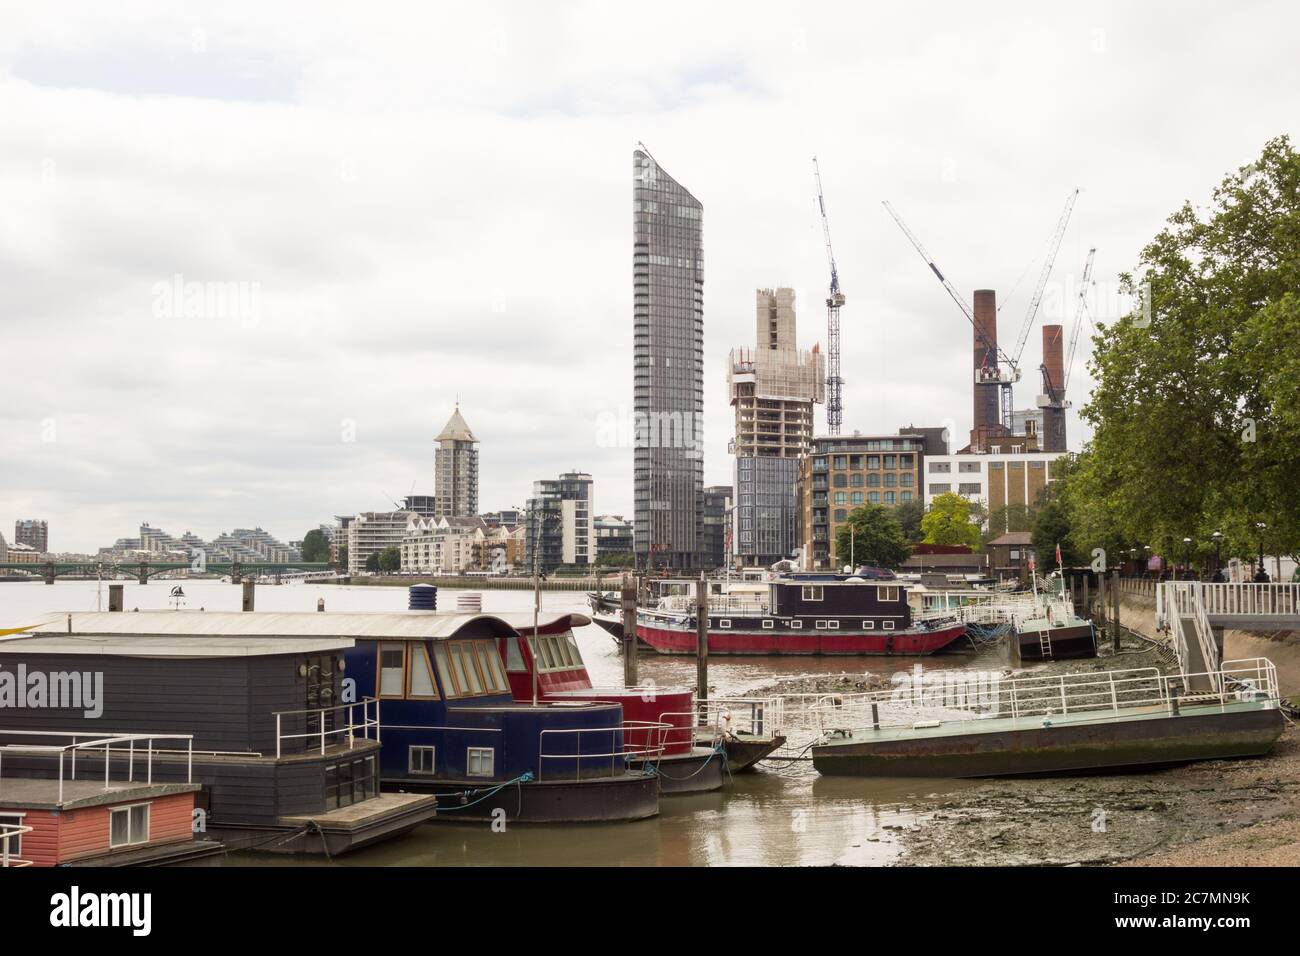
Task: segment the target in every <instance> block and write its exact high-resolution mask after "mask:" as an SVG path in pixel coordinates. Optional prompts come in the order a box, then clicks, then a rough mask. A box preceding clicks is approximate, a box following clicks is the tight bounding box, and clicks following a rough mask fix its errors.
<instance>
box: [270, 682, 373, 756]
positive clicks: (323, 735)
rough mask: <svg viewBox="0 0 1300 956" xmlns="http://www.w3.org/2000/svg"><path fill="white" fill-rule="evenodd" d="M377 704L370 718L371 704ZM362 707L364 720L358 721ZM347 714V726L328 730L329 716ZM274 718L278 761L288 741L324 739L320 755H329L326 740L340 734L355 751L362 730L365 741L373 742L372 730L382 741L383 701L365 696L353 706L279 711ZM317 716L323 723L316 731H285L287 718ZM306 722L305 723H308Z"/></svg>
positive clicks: (321, 743) (352, 704)
mask: <svg viewBox="0 0 1300 956" xmlns="http://www.w3.org/2000/svg"><path fill="white" fill-rule="evenodd" d="M371 704H374V705H375V715H374V716H373V717H371V716H370V705H371ZM357 707H360V708H361V721H360V723H358V722H357V720H356V717H355V712H354V708H357ZM340 710H346V711H347V723H345V724H342V725H341V726H338V727H335V728H334V729H333V730H326V729H325V723H326V721H325V715H326V714H333V713H335V712H336V711H340ZM272 716H273V717H274V718H275V759H277V760H279V759H280V757H281V756H282V754H283V744H284V741H286V740H303V739H306V738H317V739H319V740H320V753H321V755H322V756H323V755H324V754H325V748H326V743H325V741H326V739H327V738H329V737H334V736H337V735H343V734H346V735H347V744H348V749H349V750H351V749H352V747H353V744H354V743H355V742H356V736H357V735H356V734H355V733H354V731H357V730H360V731H362V734H361V737H362V739H363V740H369V739H370V730H371V728H372V727H373V728H374V731H375V742H376V743H379V742H380V723H379V701H378V699H376V698H374V697H363V698H361V700H358V701H353V702H352V703H349V704H336V705H335V706H333V707H309V708H307V709H306V710H277V711H275V712H274V713H273V714H272ZM312 716H314V717H316V718H317V719H318V720H319V721H320V726H319V728H318V729H316V730H309V731H307V732H305V733H301V734H286V733H285V732H284V720H283V718H285V717H312ZM304 722H305V721H304Z"/></svg>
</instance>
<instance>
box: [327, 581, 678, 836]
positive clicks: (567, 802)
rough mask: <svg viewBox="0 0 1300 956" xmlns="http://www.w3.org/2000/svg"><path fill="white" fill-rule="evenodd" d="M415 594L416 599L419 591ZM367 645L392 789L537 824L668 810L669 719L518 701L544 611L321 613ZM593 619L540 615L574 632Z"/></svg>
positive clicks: (356, 664) (449, 811)
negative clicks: (664, 764)
mask: <svg viewBox="0 0 1300 956" xmlns="http://www.w3.org/2000/svg"><path fill="white" fill-rule="evenodd" d="M412 600H413V601H415V600H416V595H414V594H413V595H412ZM306 616H307V617H308V618H310V619H314V620H315V621H318V622H319V626H320V628H321V630H322V631H328V632H330V633H337V634H346V635H348V636H349V637H351V638H352V639H353V640H354V641H355V644H354V646H352V647H351V648H350V649H349V650H348V651H347V653H346V655H345V657H344V661H345V662H346V665H347V670H348V675H349V677H350V678H351V679H352V680H354V681H355V692H356V694H358V695H365V696H372V697H374V698H376V699H377V701H378V703H379V706H380V708H381V717H380V720H379V730H380V732H381V735H382V740H383V747H382V751H381V754H380V770H379V773H380V779H381V782H382V785H383V787H384V789H385V790H392V791H404V792H409V791H418V792H426V793H431V794H434V795H435V799H437V800H438V806H439V818H440V819H442V820H448V821H455V820H464V819H485V818H491V819H497V818H500V816H501V814H504V817H505V819H507V820H509V821H511V822H514V821H518V822H524V823H542V822H545V823H581V822H596V821H618V820H637V819H643V818H645V817H651V816H654V815H655V814H656V813H658V810H659V783H658V781H657V780H656V778H655V777H654V776H653V774H651V773H647V772H645V771H644V770H643V765H645V764H647V763H651V762H653V761H655V760H657V759H658V758H659V757H660V755H661V752H662V750H663V749H664V744H663V743H662V728H661V727H660V726H659V725H658V724H657V723H656V724H654V725H643V724H641V723H640V722H639V720H638V719H637V718H632V719H629V718H628V715H627V714H625V713H624V710H623V707H622V706H621V705H620V702H618V701H615V700H608V699H596V698H594V697H592V698H587V699H576V698H575V699H568V700H561V699H551V698H544V699H539V700H538V701H537V703H533V700H532V698H531V697H526V698H520V699H516V698H515V696H514V695H513V694H512V692H511V691H512V687H513V685H514V683H515V682H516V681H517V680H518V679H519V676H520V675H521V674H523V673H524V671H525V667H526V665H525V663H524V661H525V654H526V653H527V652H526V650H525V649H523V647H522V645H523V642H522V641H521V639H520V628H522V627H523V626H524V618H526V619H527V621H528V623H529V624H530V625H531V622H532V615H531V614H529V615H517V614H516V615H494V614H475V613H456V612H452V613H445V612H437V611H432V610H429V611H425V610H412V611H407V612H396V613H391V614H309V615H306ZM575 622H576V623H586V622H587V618H585V617H583V616H582V615H570V614H561V615H553V616H547V617H544V618H542V619H541V623H540V628H541V630H542V632H543V633H545V634H547V635H558V634H569V635H570V636H571V629H572V627H573V625H574V623H575Z"/></svg>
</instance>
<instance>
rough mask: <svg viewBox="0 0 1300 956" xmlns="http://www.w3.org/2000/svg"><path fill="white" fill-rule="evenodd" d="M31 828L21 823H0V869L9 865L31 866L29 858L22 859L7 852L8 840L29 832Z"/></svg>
mask: <svg viewBox="0 0 1300 956" xmlns="http://www.w3.org/2000/svg"><path fill="white" fill-rule="evenodd" d="M31 832H32V828H31V827H29V826H27V825H26V824H22V823H0V869H7V868H9V867H11V866H12V867H20V866H31V865H32V861H31V860H22V859H19V858H18V857H16V856H14V855H13V854H11V853H10V852H9V841H10V840H12V839H13V838H14V837H21V836H22V835H23V834H24V833H31Z"/></svg>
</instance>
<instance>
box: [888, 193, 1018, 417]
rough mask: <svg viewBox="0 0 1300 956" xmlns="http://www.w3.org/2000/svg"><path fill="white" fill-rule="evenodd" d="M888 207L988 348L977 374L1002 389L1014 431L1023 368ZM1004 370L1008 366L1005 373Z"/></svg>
mask: <svg viewBox="0 0 1300 956" xmlns="http://www.w3.org/2000/svg"><path fill="white" fill-rule="evenodd" d="M884 207H885V209H886V210H887V211H888V213H889V214H890V215H891V216H893V217H894V222H896V223H898V228H899V229H902V230H903V235H905V236H907V238H908V240H909V241H910V242H911V243H912V246H913V247H914V248H915V249H916V251H917V252H918V253H920V256H921V258H922V259H924V260H925V264H926V265H927V266H929V267H930V271H931V272H933V273H934V275H935V278H937V279H938V280H939V282H940V284H941V285H942V286H943V287H944V290H945V291H946V292H947V293H948V295H949V296H951V297H952V301H954V302H956V303H957V308H959V309H961V314H962V315H964V316H966V321H967V322H969V323H970V324H971V328H973V329H974V330H975V334H976V335H977V336H979V340H980V344H981V345H983V346H984V354H985V365H984V367H983V368H979V369H976V370H975V375H976V382H977V383H978V384H980V385H997V386H998V387H999V389H1000V396H999V399H1000V400H999V407H1000V409H1001V418H1002V424H1003V425H1005V426H1006V427H1008V428H1010V427H1011V386H1012V385H1013V384H1014V383H1016V382H1018V381H1020V368H1019V366H1017V364H1016V363H1015V362H1013V361H1012V360H1011V358H1010V356H1008V355H1007V353H1006V352H1004V351H1002V349H1001V347H999V346H998V345H997V343H995V342H992V341H990V340H989V337H988V336H987V335H986V334H985V332H984V330H983V329H982V328H980V326H979V323H978V322H976V321H975V315H974V313H973V312H971V309H970V306H968V305H967V304H966V300H965V299H963V298H962V297H961V296H960V295H958V294H957V290H956V289H954V288H953V287H952V283H951V282H949V281H948V278H947V276H945V275H944V274H943V273H942V272H941V271H940V270H939V267H938V266H937V265H935V262H934V258H933V257H932V256H931V255H930V253H928V252H926V251H925V246H923V245H921V240H920V239H918V238H917V237H916V234H915V233H914V232H912V230H911V229H909V228H907V223H905V222H903V217H902V216H900V215H899V214H898V212H897V211H896V210H895V209H894V207H893V206H891V205H890V204H889V202H888V201H886V202H885V203H884ZM989 355H993V356H994V357H995V358H994V364H993V365H989V364H987V363H988V356H989ZM1003 366H1006V367H1005V369H1004V368H1003Z"/></svg>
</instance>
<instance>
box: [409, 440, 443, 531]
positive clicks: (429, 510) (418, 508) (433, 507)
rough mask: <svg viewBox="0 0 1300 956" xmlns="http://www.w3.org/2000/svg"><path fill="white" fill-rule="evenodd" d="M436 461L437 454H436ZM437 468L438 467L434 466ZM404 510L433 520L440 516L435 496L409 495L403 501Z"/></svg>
mask: <svg viewBox="0 0 1300 956" xmlns="http://www.w3.org/2000/svg"><path fill="white" fill-rule="evenodd" d="M434 457H435V459H436V457H437V452H435V453H434ZM434 468H435V469H436V468H437V465H436V464H435V465H434ZM402 510H403V511H410V512H412V513H414V514H417V515H419V516H420V517H422V518H433V517H436V516H437V514H438V499H437V497H436V496H435V495H407V496H406V497H405V498H403V499H402Z"/></svg>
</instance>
